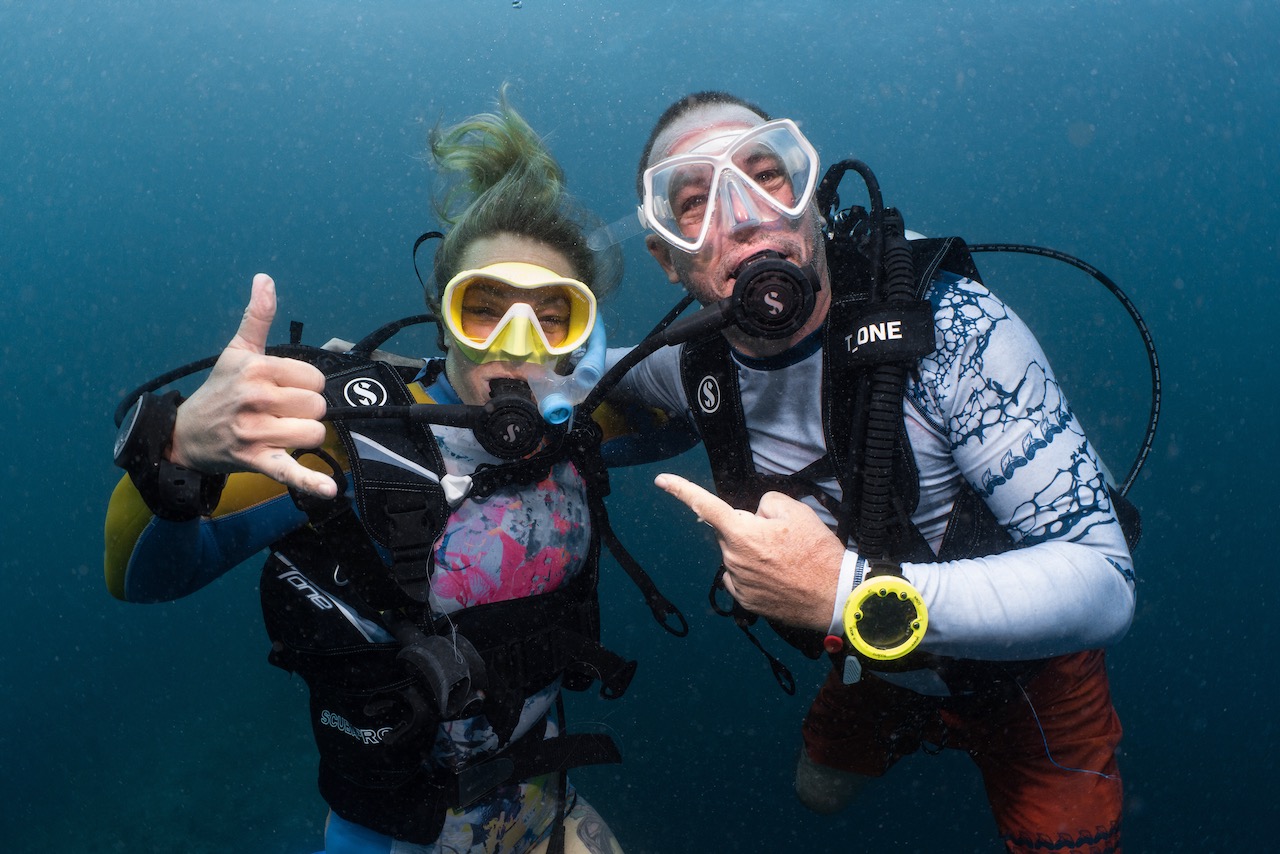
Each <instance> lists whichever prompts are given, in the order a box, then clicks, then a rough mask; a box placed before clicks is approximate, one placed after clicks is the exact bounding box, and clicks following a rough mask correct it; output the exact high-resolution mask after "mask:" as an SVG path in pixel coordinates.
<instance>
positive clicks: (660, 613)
mask: <svg viewBox="0 0 1280 854" xmlns="http://www.w3.org/2000/svg"><path fill="white" fill-rule="evenodd" d="M595 522H596V527H597V528H599V530H600V539H601V540H602V541H603V542H604V544H605V547H606V548H608V549H609V553H610V554H612V555H613V557H614V560H616V561H617V562H618V564H619V565H620V566H621V567H622V568H623V570H624V571H626V573H627V577H628V578H630V579H631V582H632V583H633V584H635V586H636V587H637V588H639V590H640V593H641V595H643V596H644V601H645V604H647V605H648V606H649V611H650V612H651V613H652V614H653V618H654V619H655V620H657V621H658V625H660V626H662V627H663V628H664V629H666V630H667V631H668V632H670V633H671V634H673V635H675V636H676V637H678V638H682V637H685V636H686V635H688V634H689V621H688V620H686V619H685V617H684V614H682V613H681V612H680V609H679V608H677V607H676V606H675V605H674V604H672V602H671V600H669V599H668V598H667V597H666V596H663V595H662V591H660V590H659V589H658V585H656V584H654V583H653V579H652V578H650V577H649V573H647V572H645V571H644V567H642V566H641V565H640V562H639V561H637V560H636V559H635V558H634V557H632V556H631V553H630V552H629V551H627V549H626V546H624V545H623V544H622V541H621V540H619V539H618V535H617V534H616V533H614V530H613V527H612V526H611V525H610V524H609V517H608V516H607V515H605V514H604V513H597V514H596V520H595ZM672 619H674V620H675V624H672V623H671V622H670V620H672Z"/></svg>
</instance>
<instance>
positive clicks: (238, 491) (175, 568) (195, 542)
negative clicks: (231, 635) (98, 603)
mask: <svg viewBox="0 0 1280 854" xmlns="http://www.w3.org/2000/svg"><path fill="white" fill-rule="evenodd" d="M305 523H306V516H305V515H304V514H303V513H302V512H301V511H299V510H298V509H297V508H296V507H295V506H294V504H293V501H292V500H291V499H290V498H289V496H288V494H287V493H286V492H285V491H284V488H283V487H281V486H279V485H278V484H275V483H274V482H273V481H270V480H269V479H267V478H265V477H263V476H261V475H254V474H235V475H232V476H231V477H230V478H229V479H228V482H227V487H226V489H225V490H224V491H223V495H222V499H221V501H220V502H219V504H218V507H217V508H216V509H215V510H214V513H213V515H212V516H210V517H205V518H201V519H195V520H192V521H189V522H170V521H167V520H164V519H158V518H155V517H153V516H152V515H151V514H150V512H149V511H148V510H146V507H145V505H143V504H142V500H141V498H140V497H139V496H138V494H137V491H136V490H135V489H134V488H133V484H132V483H130V482H129V479H128V478H127V477H126V478H124V479H123V480H122V481H121V483H120V485H119V486H118V487H117V488H116V491H115V494H113V496H112V499H111V504H110V506H109V507H108V511H107V524H106V542H107V548H106V576H107V586H108V588H109V589H110V591H111V592H112V594H113V595H115V596H117V597H118V598H121V599H124V600H126V601H129V602H162V601H169V600H172V599H178V598H180V597H182V596H186V595H187V594H189V593H192V592H194V591H196V590H199V589H200V588H201V587H204V586H205V585H207V584H209V583H210V582H212V581H213V580H214V579H216V578H218V577H219V576H221V575H223V574H224V573H226V572H227V571H228V570H230V569H231V568H232V567H235V566H237V565H238V564H240V563H243V562H244V561H245V560H247V559H249V558H250V557H252V556H253V555H255V554H257V553H258V552H260V551H262V549H264V548H266V547H267V546H269V545H270V544H271V543H273V542H275V541H276V540H278V539H280V538H281V537H283V536H284V535H285V534H287V533H289V532H290V531H293V530H295V529H297V528H298V527H300V526H301V525H303V524H305Z"/></svg>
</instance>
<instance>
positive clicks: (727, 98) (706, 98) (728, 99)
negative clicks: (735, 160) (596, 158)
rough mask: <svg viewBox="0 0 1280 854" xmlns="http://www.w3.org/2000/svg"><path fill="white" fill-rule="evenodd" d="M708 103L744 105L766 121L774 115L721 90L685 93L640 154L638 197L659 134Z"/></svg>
mask: <svg viewBox="0 0 1280 854" xmlns="http://www.w3.org/2000/svg"><path fill="white" fill-rule="evenodd" d="M708 104H732V105H734V106H737V107H744V108H745V109H748V110H750V111H751V112H753V113H755V114H756V115H757V116H759V117H760V118H762V119H764V120H765V121H766V122H767V121H770V120H771V119H772V118H773V117H772V116H770V115H769V114H768V113H766V112H765V111H764V110H762V109H760V108H759V107H757V106H756V105H755V104H753V103H751V102H750V101H746V100H743V99H742V98H739V97H738V96H737V95H731V94H729V93H728V92H721V91H719V90H711V91H707V92H694V93H693V94H692V95H685V96H684V97H683V98H681V99H680V100H679V101H676V102H675V103H674V104H672V105H671V106H670V107H667V109H666V111H665V112H663V114H662V115H661V116H659V117H658V121H657V122H656V123H654V125H653V130H651V131H650V132H649V139H648V140H647V141H646V142H645V144H644V151H643V152H642V153H641V154H640V165H639V167H638V168H637V169H636V197H637V198H643V197H644V170H645V168H646V167H647V165H648V163H649V155H650V154H652V153H653V144H654V143H655V142H657V140H658V134H660V133H662V132H663V131H664V130H666V129H667V126H668V125H670V124H671V123H672V122H674V121H675V120H676V119H678V118H680V117H681V116H683V115H684V114H685V113H688V112H691V111H692V110H696V109H697V108H699V107H705V106H707V105H708Z"/></svg>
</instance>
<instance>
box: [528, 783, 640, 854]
mask: <svg viewBox="0 0 1280 854" xmlns="http://www.w3.org/2000/svg"><path fill="white" fill-rule="evenodd" d="M549 843H550V840H543V842H542V843H541V844H540V845H538V847H536V848H534V849H533V851H532V852H531V854H546V851H547V845H548V844H549ZM564 850H565V854H622V846H621V845H619V844H618V839H617V837H615V836H614V835H613V831H612V830H610V829H609V825H607V824H605V823H604V819H603V818H601V817H600V813H598V812H596V811H595V808H594V807H592V806H591V804H589V803H587V802H586V800H585V799H584V798H583V797H582V796H581V795H578V802H577V803H576V804H575V805H574V807H573V809H572V810H570V811H569V815H567V816H565V820H564Z"/></svg>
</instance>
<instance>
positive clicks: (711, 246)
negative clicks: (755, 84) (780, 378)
mask: <svg viewBox="0 0 1280 854" xmlns="http://www.w3.org/2000/svg"><path fill="white" fill-rule="evenodd" d="M761 124H764V119H762V118H760V117H759V116H757V115H756V114H755V113H753V112H751V111H750V110H747V109H745V108H743V107H739V106H737V105H732V104H714V105H708V106H705V107H700V108H697V109H695V110H692V111H690V112H688V113H685V114H684V115H682V116H681V117H680V118H679V119H677V120H676V121H675V122H673V123H672V124H671V125H670V126H668V127H667V128H666V129H664V130H663V132H662V133H661V134H660V135H659V136H658V138H657V140H656V141H655V143H654V146H653V153H652V154H651V155H650V158H649V163H648V165H649V166H652V165H653V164H655V163H657V162H659V161H661V160H665V159H666V158H669V157H673V156H675V155H678V154H686V153H690V152H698V153H713V154H714V153H719V152H720V151H723V150H724V148H725V147H726V146H727V145H728V144H729V141H730V140H732V139H734V138H736V136H737V135H738V134H741V133H742V132H743V131H746V130H748V129H750V128H753V127H757V126H759V125H761ZM673 189H674V190H675V192H672V193H671V194H670V195H671V200H672V203H673V207H675V209H676V213H677V216H680V215H681V214H682V213H683V212H684V211H685V210H686V208H687V207H688V206H689V205H690V204H692V205H696V204H698V203H701V200H700V197H699V195H698V189H699V188H698V187H696V186H690V187H686V186H679V187H675V188H673ZM686 197H688V201H686V200H685V199H686ZM693 212H694V213H696V208H695V209H694V210H693ZM693 218H695V217H693V216H690V220H692V219H693ZM744 220H745V221H744ZM647 245H648V248H649V252H650V253H651V254H652V255H653V256H654V258H656V259H657V261H658V263H660V264H661V265H662V267H663V269H664V270H665V271H666V272H667V276H668V278H669V279H670V280H671V281H672V282H679V283H681V284H683V285H684V286H685V287H686V288H687V289H688V290H689V292H690V293H692V294H693V296H694V297H695V298H696V299H697V300H698V301H699V302H701V303H702V304H704V305H706V304H710V303H713V302H716V301H717V300H720V299H723V298H724V297H726V296H729V295H730V294H731V293H732V292H733V285H734V275H733V274H734V272H735V271H736V270H737V269H738V267H739V266H740V265H741V264H742V262H743V261H745V260H746V259H748V258H751V257H752V256H754V255H757V254H759V253H760V252H762V251H765V250H772V251H774V252H777V253H779V254H780V255H782V256H783V257H784V258H786V259H787V260H789V261H791V262H793V263H795V264H797V265H801V266H803V265H804V264H806V263H809V262H810V261H812V262H814V264H815V267H816V268H817V269H818V271H819V276H820V277H821V279H822V281H823V290H822V294H820V295H819V299H820V303H821V304H820V306H819V309H820V310H819V311H818V312H815V318H816V322H811V323H810V324H809V325H807V326H806V327H805V329H804V330H802V331H801V332H802V334H805V335H807V334H808V332H809V331H812V329H813V328H816V326H817V325H818V324H820V323H821V318H822V317H824V316H825V312H826V306H827V302H828V298H829V294H830V288H829V283H828V282H827V274H826V256H825V252H824V251H823V244H822V234H821V230H820V220H819V216H818V211H817V207H816V205H813V204H811V205H810V208H809V210H808V211H807V212H806V213H805V214H804V215H802V216H801V217H800V218H799V219H798V220H794V219H790V218H787V217H775V218H773V219H771V220H768V221H757V220H755V219H751V218H749V217H743V216H741V215H739V214H735V212H734V211H733V210H729V209H728V205H722V209H721V210H718V211H716V212H715V213H714V214H713V215H712V217H711V222H710V223H709V226H708V231H707V234H706V239H705V240H704V242H703V244H702V246H701V248H699V249H698V251H696V252H694V253H692V254H691V253H689V252H686V251H683V250H681V249H679V248H677V247H674V246H672V245H670V244H668V243H666V242H665V241H664V240H663V239H662V238H661V237H659V236H657V235H650V236H649V238H648V240H647ZM824 295H826V296H824ZM727 334H729V335H730V337H731V340H733V339H734V337H735V336H734V335H733V333H727ZM793 340H798V339H793ZM736 343H738V342H737V341H735V344H736ZM756 343H757V344H758V343H759V342H756ZM780 343H781V348H783V349H785V346H788V342H780ZM776 348H777V346H776V345H770V346H769V349H776ZM750 349H759V347H758V346H757V347H752V348H750Z"/></svg>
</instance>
